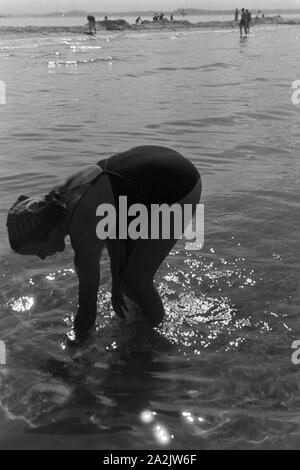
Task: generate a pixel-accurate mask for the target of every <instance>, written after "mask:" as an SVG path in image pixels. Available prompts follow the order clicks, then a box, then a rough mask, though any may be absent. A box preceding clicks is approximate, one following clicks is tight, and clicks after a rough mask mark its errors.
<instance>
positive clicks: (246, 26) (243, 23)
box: [234, 8, 265, 36]
mask: <svg viewBox="0 0 300 470" xmlns="http://www.w3.org/2000/svg"><path fill="white" fill-rule="evenodd" d="M240 14H241V19H240V23H239V26H240V32H241V36H242V34H243V30H244V31H245V34H248V33H249V31H250V23H251V19H252V13H251V12H250V11H249V10H245V8H242V9H241V13H240V12H239V10H238V8H237V9H236V10H235V13H234V19H235V21H238V20H239V15H240ZM259 15H261V18H264V17H265V15H264V14H263V13H262V11H261V10H259V11H258V12H257V15H256V17H255V19H256V20H258V19H259Z"/></svg>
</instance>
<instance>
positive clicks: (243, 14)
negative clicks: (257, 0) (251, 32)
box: [240, 8, 247, 37]
mask: <svg viewBox="0 0 300 470" xmlns="http://www.w3.org/2000/svg"><path fill="white" fill-rule="evenodd" d="M243 28H244V31H245V34H246V35H247V14H246V12H245V8H242V12H241V21H240V33H241V37H242V35H243Z"/></svg>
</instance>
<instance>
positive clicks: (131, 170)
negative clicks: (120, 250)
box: [97, 147, 200, 206]
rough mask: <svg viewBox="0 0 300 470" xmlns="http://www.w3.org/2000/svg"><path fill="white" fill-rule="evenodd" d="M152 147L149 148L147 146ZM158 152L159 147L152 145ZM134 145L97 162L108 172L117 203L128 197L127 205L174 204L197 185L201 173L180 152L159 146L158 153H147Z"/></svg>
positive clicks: (104, 171)
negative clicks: (121, 197)
mask: <svg viewBox="0 0 300 470" xmlns="http://www.w3.org/2000/svg"><path fill="white" fill-rule="evenodd" d="M150 149H151V148H150ZM153 149H154V150H155V152H157V150H158V147H153ZM143 150H144V148H143V147H136V148H135V149H132V150H129V151H127V152H123V153H119V154H117V155H114V156H112V157H110V158H109V159H106V160H101V161H100V162H98V163H97V165H99V166H100V167H101V168H102V169H103V174H105V173H107V174H108V175H109V179H110V182H111V185H112V189H113V193H114V197H115V201H116V203H117V202H118V199H119V196H127V197H128V204H134V203H141V204H145V205H146V206H148V205H149V204H162V203H167V204H173V203H175V202H179V201H180V200H181V199H183V198H184V197H185V196H186V195H187V194H188V193H189V192H190V191H191V190H192V189H193V187H194V186H195V185H196V184H197V182H198V181H199V178H200V175H199V172H198V171H197V169H196V168H195V167H194V165H193V164H192V163H191V162H190V161H189V160H187V159H186V158H184V157H183V156H182V155H180V154H179V153H177V152H175V151H171V150H170V149H166V148H164V147H159V154H158V155H157V154H156V153H154V154H150V155H149V147H147V151H148V152H147V155H146V156H145V154H144V153H143Z"/></svg>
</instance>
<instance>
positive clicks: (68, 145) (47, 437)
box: [0, 26, 300, 449]
mask: <svg viewBox="0 0 300 470" xmlns="http://www.w3.org/2000/svg"><path fill="white" fill-rule="evenodd" d="M299 46H300V28H299V26H279V27H275V26H268V27H257V28H254V29H252V30H251V33H250V35H249V37H248V38H247V39H244V38H243V39H242V40H240V37H239V31H237V30H218V29H215V30H213V29H209V30H201V31H172V32H156V33H151V32H149V31H147V32H143V31H139V32H135V33H133V32H130V31H125V32H101V33H100V34H98V35H97V37H95V38H91V37H87V36H79V35H74V34H70V33H65V34H64V33H63V32H62V33H60V34H58V35H55V34H52V33H50V31H48V30H47V28H45V31H44V32H43V34H35V33H30V31H28V30H27V32H24V33H20V32H19V33H18V34H16V33H14V31H13V30H12V32H11V33H10V34H9V35H2V36H0V80H1V81H2V82H4V83H5V85H6V100H5V102H6V104H1V105H0V142H1V146H0V195H1V197H0V220H1V224H0V256H1V265H0V279H1V281H0V282H1V291H0V340H1V341H4V343H5V347H6V356H5V357H6V361H5V362H6V365H2V366H0V448H70V449H78V448H96V449H116V448H122V449H138V448H148V449H149V448H168V449H175V448H177V449H180V448H183V449H186V448H189V449H211V448H214V449H215V448H218V449H228V448H230V449H232V448H252V449H261V448H299V445H300V392H299V380H300V368H299V366H297V365H294V364H293V363H292V361H291V357H292V353H293V350H292V349H291V345H292V343H293V341H295V340H297V339H300V308H299V307H300V290H299V268H300V259H299V229H300V220H299V209H300V200H299V196H300V185H299V183H300V164H299V143H300V132H299V122H300V106H297V105H295V104H293V103H292V99H291V98H292V93H293V92H294V90H293V89H292V83H293V82H294V81H295V80H297V79H300V71H299V67H298V62H297V57H298V55H299ZM145 144H146V145H147V144H149V145H163V146H168V147H171V148H174V149H176V150H178V151H179V152H181V153H182V154H183V155H184V156H186V157H187V158H189V159H190V160H191V161H192V162H193V164H194V165H195V166H196V167H197V168H198V169H199V171H200V172H201V175H202V179H203V198H202V202H203V203H204V205H205V246H204V248H203V250H202V251H196V252H186V251H185V250H184V243H183V242H182V241H181V242H179V243H178V245H177V246H176V247H175V249H174V250H173V251H172V253H171V254H170V256H169V257H168V258H167V259H166V261H165V262H164V263H163V265H162V267H161V269H160V270H159V272H158V274H157V277H156V283H157V286H158V289H159V291H160V293H161V296H162V298H163V301H164V304H165V309H166V313H167V315H166V320H165V322H164V324H163V325H162V326H161V327H159V328H158V329H157V330H155V331H150V330H149V329H148V328H147V327H146V326H145V325H138V324H137V325H135V324H134V323H133V324H132V323H128V324H127V323H124V322H122V321H121V320H119V319H117V318H116V317H115V315H114V313H113V311H112V307H111V303H110V283H111V281H110V269H109V259H108V257H107V254H104V257H103V260H102V262H101V286H100V290H99V299H98V312H99V314H98V317H97V333H96V334H95V336H94V338H93V339H92V340H91V341H90V342H89V343H88V344H87V345H86V346H85V347H83V348H82V349H80V350H69V349H68V347H67V345H66V334H67V332H69V331H70V330H71V328H72V324H73V319H74V315H75V313H76V306H77V278H76V274H75V271H74V266H73V253H72V250H71V248H70V246H68V247H67V249H66V250H65V252H64V253H63V254H61V253H60V254H59V255H55V256H53V257H51V258H49V259H47V260H46V261H41V260H39V259H38V258H34V257H25V256H23V257H22V256H18V255H16V254H14V253H13V252H12V251H11V250H10V248H9V245H8V241H7V235H6V229H5V218H6V214H7V210H8V208H9V207H10V206H11V204H12V203H13V202H14V201H15V199H16V198H17V197H18V196H19V195H20V194H28V195H40V194H45V193H46V192H48V191H49V190H50V189H51V188H52V187H53V185H55V184H56V183H57V182H58V181H59V179H60V178H63V177H66V176H68V175H70V174H71V173H72V172H74V171H76V170H78V169H80V168H81V167H83V166H84V165H88V164H93V163H95V162H97V161H98V160H100V159H102V158H106V157H109V156H110V155H113V154H114V153H117V152H120V151H123V150H126V149H129V148H131V147H134V146H137V145H145Z"/></svg>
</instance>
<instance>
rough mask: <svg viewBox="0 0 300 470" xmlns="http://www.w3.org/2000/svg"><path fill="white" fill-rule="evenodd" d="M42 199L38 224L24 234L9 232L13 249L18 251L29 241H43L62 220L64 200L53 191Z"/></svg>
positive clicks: (64, 208) (64, 210)
mask: <svg viewBox="0 0 300 470" xmlns="http://www.w3.org/2000/svg"><path fill="white" fill-rule="evenodd" d="M44 201H45V202H44V204H43V205H42V207H40V208H39V211H38V219H37V220H38V224H37V226H36V227H34V229H33V230H31V231H30V232H29V233H26V235H23V236H18V237H15V236H14V237H12V236H10V234H9V236H8V238H9V243H10V246H11V248H12V249H13V250H14V251H16V252H19V251H20V250H21V249H22V247H23V246H24V245H25V244H26V243H29V242H31V243H40V242H44V241H45V240H47V238H48V237H49V235H50V233H51V232H52V231H53V229H55V228H56V227H58V226H59V225H60V224H61V222H62V221H63V219H64V217H65V216H66V213H67V208H66V205H65V204H64V202H63V201H62V200H61V199H60V198H58V197H57V195H54V193H50V194H49V195H47V196H45V198H44Z"/></svg>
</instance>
